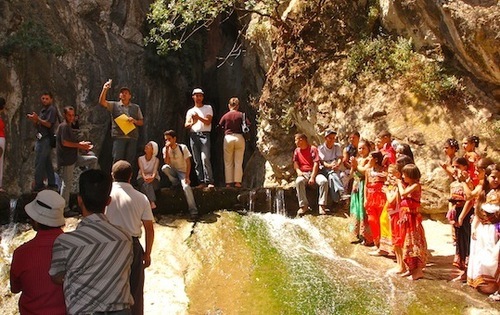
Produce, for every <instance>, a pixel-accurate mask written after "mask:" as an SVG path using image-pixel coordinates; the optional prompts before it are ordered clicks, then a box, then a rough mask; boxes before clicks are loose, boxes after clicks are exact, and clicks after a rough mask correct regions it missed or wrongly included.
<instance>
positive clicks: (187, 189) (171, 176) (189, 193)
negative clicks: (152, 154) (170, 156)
mask: <svg viewBox="0 0 500 315" xmlns="http://www.w3.org/2000/svg"><path fill="white" fill-rule="evenodd" d="M161 171H162V172H163V173H165V175H167V177H168V180H170V182H171V183H172V186H177V185H179V182H180V184H181V185H182V190H184V195H185V196H186V201H187V204H188V209H189V213H190V214H198V208H197V207H196V202H195V201H194V195H193V189H191V186H189V185H188V184H187V183H186V181H185V179H186V173H185V172H181V171H178V170H177V169H175V168H172V167H171V166H170V165H168V164H165V165H163V166H162V167H161Z"/></svg>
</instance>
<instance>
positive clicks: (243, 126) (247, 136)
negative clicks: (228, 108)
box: [241, 113, 250, 141]
mask: <svg viewBox="0 0 500 315" xmlns="http://www.w3.org/2000/svg"><path fill="white" fill-rule="evenodd" d="M242 116H243V117H242V121H241V131H242V132H243V137H244V138H245V140H246V141H249V140H250V127H248V125H247V119H246V115H245V113H242Z"/></svg>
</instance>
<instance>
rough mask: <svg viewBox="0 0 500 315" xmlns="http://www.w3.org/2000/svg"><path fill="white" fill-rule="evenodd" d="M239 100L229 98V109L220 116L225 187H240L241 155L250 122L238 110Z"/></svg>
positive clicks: (243, 152) (243, 151)
mask: <svg viewBox="0 0 500 315" xmlns="http://www.w3.org/2000/svg"><path fill="white" fill-rule="evenodd" d="M239 106H240V101H239V100H238V98H237V97H232V98H231V99H230V100H229V104H228V107H229V111H228V112H227V113H226V114H224V116H222V118H221V119H220V121H219V126H220V127H221V128H222V129H223V130H224V145H223V149H224V173H225V179H226V187H232V186H233V185H234V187H237V188H240V187H241V180H242V178H243V156H244V154H245V138H244V136H243V133H248V131H249V128H248V126H249V125H250V122H249V121H248V119H246V118H245V114H244V113H242V112H240V111H239V110H238V109H239Z"/></svg>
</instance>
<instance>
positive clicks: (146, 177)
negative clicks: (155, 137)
mask: <svg viewBox="0 0 500 315" xmlns="http://www.w3.org/2000/svg"><path fill="white" fill-rule="evenodd" d="M144 153H145V154H144V155H143V156H140V157H139V160H138V164H139V173H138V174H137V183H138V184H139V189H140V191H141V192H142V193H143V194H145V195H146V196H147V197H148V200H149V202H150V203H151V209H153V210H154V209H156V195H155V190H157V189H158V188H159V187H160V174H158V167H159V165H160V159H158V158H157V157H156V156H157V155H158V144H157V143H156V142H154V141H149V142H148V143H147V144H146V145H145V146H144Z"/></svg>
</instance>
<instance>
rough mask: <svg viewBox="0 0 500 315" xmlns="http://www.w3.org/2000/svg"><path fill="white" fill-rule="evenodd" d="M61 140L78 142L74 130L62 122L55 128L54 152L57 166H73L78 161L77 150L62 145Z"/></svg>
mask: <svg viewBox="0 0 500 315" xmlns="http://www.w3.org/2000/svg"><path fill="white" fill-rule="evenodd" d="M63 140H66V141H70V142H78V140H77V138H76V135H75V130H74V129H73V128H71V126H70V125H68V124H67V123H66V121H64V122H63V123H61V124H60V125H59V128H57V140H56V151H57V165H58V166H68V165H71V164H75V163H76V161H77V159H78V149H77V148H69V147H65V146H63V145H62V142H63Z"/></svg>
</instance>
